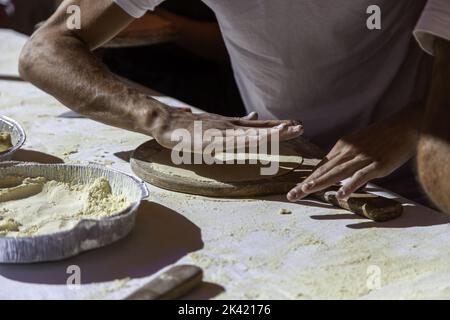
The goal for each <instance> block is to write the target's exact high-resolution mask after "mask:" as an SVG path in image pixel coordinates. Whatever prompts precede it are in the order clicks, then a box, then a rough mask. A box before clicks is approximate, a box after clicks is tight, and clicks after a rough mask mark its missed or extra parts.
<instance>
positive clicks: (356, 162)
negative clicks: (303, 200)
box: [301, 158, 367, 194]
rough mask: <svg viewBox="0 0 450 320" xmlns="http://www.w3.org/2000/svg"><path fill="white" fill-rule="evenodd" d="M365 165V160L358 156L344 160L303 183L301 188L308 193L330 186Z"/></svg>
mask: <svg viewBox="0 0 450 320" xmlns="http://www.w3.org/2000/svg"><path fill="white" fill-rule="evenodd" d="M366 165H367V162H363V161H361V159H359V158H354V159H352V160H350V161H347V162H344V163H342V164H340V165H337V166H336V167H334V168H333V169H331V170H330V171H328V172H327V173H326V174H324V175H322V176H320V177H318V178H316V179H314V180H311V181H310V183H307V184H303V185H302V186H301V189H302V191H303V192H304V193H306V194H310V193H314V192H318V191H321V190H324V189H326V188H328V187H331V186H333V185H335V184H337V183H339V182H340V181H342V180H344V179H347V178H348V177H351V176H352V174H354V173H355V172H356V171H358V170H360V169H361V168H364V166H366Z"/></svg>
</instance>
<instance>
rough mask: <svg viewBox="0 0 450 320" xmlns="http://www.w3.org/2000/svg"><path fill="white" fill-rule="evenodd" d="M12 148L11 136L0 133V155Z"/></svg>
mask: <svg viewBox="0 0 450 320" xmlns="http://www.w3.org/2000/svg"><path fill="white" fill-rule="evenodd" d="M12 147H13V144H12V141H11V135H10V134H9V133H6V132H0V153H1V152H5V151H8V150H9V149H11V148H12Z"/></svg>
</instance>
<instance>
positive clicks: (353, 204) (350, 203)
mask: <svg viewBox="0 0 450 320" xmlns="http://www.w3.org/2000/svg"><path fill="white" fill-rule="evenodd" d="M338 189H339V187H333V188H329V189H327V190H325V191H321V192H316V193H314V194H312V196H313V197H314V198H316V199H319V200H321V201H325V202H327V203H330V204H332V205H334V206H336V207H340V208H343V209H345V210H348V211H351V212H353V213H356V214H358V215H360V216H363V217H365V218H368V219H370V220H374V221H377V222H383V221H388V220H392V219H395V218H397V217H399V216H401V214H402V212H403V207H402V205H401V204H400V203H398V202H397V201H395V200H392V199H388V198H384V197H380V196H377V195H375V194H371V193H367V192H364V191H358V192H355V193H353V194H352V195H351V196H350V197H349V198H348V199H346V200H338V199H337V198H336V192H337V191H338Z"/></svg>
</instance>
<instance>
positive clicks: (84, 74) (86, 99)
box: [20, 32, 164, 134]
mask: <svg viewBox="0 0 450 320" xmlns="http://www.w3.org/2000/svg"><path fill="white" fill-rule="evenodd" d="M20 73H21V75H22V77H24V78H25V79H26V80H28V81H30V82H31V83H33V84H34V85H36V86H37V87H39V88H41V89H42V90H44V91H46V92H47V93H49V94H50V95H52V96H54V97H55V98H56V99H58V100H59V101H60V102H62V103H63V104H64V105H66V106H68V107H69V108H71V109H73V110H74V111H76V112H78V113H80V114H83V115H85V116H87V117H89V118H92V119H94V120H97V121H100V122H103V123H106V124H109V125H113V126H118V127H121V128H124V129H128V130H133V131H137V132H141V133H145V134H151V131H152V128H153V127H154V126H155V125H156V122H157V118H158V115H159V114H160V113H161V112H162V111H163V109H164V107H163V106H162V105H161V104H160V103H158V102H157V101H156V100H152V99H150V98H149V97H147V96H146V95H145V94H142V93H139V92H137V91H136V90H134V89H132V88H130V87H128V86H126V85H125V84H123V83H122V82H121V81H119V80H118V79H117V78H116V77H115V76H114V75H113V74H112V73H111V72H109V71H108V70H107V68H106V67H105V66H104V65H103V64H102V63H101V62H100V61H99V60H98V59H97V58H96V57H95V56H94V55H93V54H92V53H91V52H90V51H89V49H88V48H87V47H86V45H85V44H84V43H83V42H82V41H81V40H79V39H77V38H76V37H73V36H66V35H60V34H58V35H54V34H51V33H45V32H41V33H38V34H37V35H36V36H35V37H33V38H32V39H31V40H30V41H29V42H28V43H27V44H26V46H25V47H24V49H23V51H22V55H21V59H20ZM147 114H153V115H154V116H153V117H150V118H149V117H147V116H146V115H147ZM142 119H151V122H150V123H141V120H142Z"/></svg>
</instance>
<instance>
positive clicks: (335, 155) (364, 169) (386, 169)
mask: <svg viewBox="0 0 450 320" xmlns="http://www.w3.org/2000/svg"><path fill="white" fill-rule="evenodd" d="M420 114H421V111H420V109H419V108H418V107H414V108H407V109H405V110H402V111H401V112H400V113H398V114H396V115H395V116H394V117H392V118H391V119H389V120H387V121H385V122H381V123H376V124H374V125H371V126H369V127H367V128H364V129H362V130H360V131H357V132H355V133H353V134H351V135H349V136H346V137H344V138H342V139H340V140H339V141H338V142H337V143H336V145H335V146H334V147H333V149H332V150H331V151H330V153H329V154H328V155H327V156H326V157H325V159H324V160H323V161H322V162H321V163H320V164H319V166H318V167H317V168H316V170H315V171H314V172H313V173H312V174H311V175H310V176H309V177H308V178H307V179H306V180H305V181H303V182H302V183H300V184H299V185H297V186H296V187H295V188H294V189H292V190H291V191H290V192H289V193H288V195H287V198H288V200H290V201H297V200H300V199H302V198H304V197H306V196H307V195H309V194H311V193H314V192H318V191H321V190H324V189H326V188H328V187H331V186H333V185H336V184H338V183H339V182H341V181H342V180H345V181H344V182H343V184H342V186H341V188H340V189H339V191H338V192H337V194H336V197H337V198H338V199H345V198H348V197H349V196H350V195H351V194H352V193H353V192H355V191H356V190H357V189H359V188H360V187H362V186H364V185H365V184H366V183H368V182H369V181H370V180H372V179H375V178H381V177H384V176H387V175H389V174H390V173H392V172H393V171H395V170H396V169H397V168H399V167H400V166H401V165H403V164H404V163H405V162H407V161H408V160H409V159H410V158H411V157H412V156H413V155H414V153H415V150H416V145H417V139H418V129H419V126H418V122H419V118H420Z"/></svg>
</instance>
